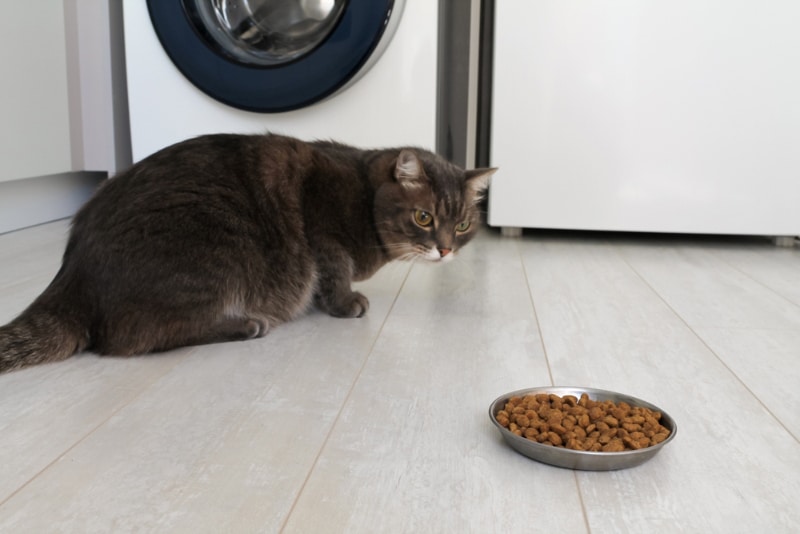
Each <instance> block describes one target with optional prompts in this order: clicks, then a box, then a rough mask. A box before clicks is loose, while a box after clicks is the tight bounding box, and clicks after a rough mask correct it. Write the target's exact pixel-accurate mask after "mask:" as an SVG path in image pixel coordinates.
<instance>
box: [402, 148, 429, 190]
mask: <svg viewBox="0 0 800 534" xmlns="http://www.w3.org/2000/svg"><path fill="white" fill-rule="evenodd" d="M394 177H395V179H396V180H397V183H399V184H400V185H402V186H403V187H404V188H406V189H418V188H420V187H422V186H423V185H424V184H425V181H426V180H427V178H426V176H425V174H424V173H423V172H422V162H421V161H420V160H419V158H418V157H417V155H416V154H414V152H413V151H411V150H406V149H403V150H401V151H400V154H398V155H397V163H396V164H395V167H394Z"/></svg>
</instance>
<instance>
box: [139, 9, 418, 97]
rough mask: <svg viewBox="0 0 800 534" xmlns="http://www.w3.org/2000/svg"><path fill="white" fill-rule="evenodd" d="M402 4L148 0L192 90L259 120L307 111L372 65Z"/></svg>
mask: <svg viewBox="0 0 800 534" xmlns="http://www.w3.org/2000/svg"><path fill="white" fill-rule="evenodd" d="M402 4H403V1H401V0H147V5H148V9H149V12H150V19H151V20H152V23H153V27H154V28H155V31H156V34H157V35H158V38H159V40H160V41H161V45H162V46H163V47H164V50H165V51H166V52H167V54H168V55H169V57H170V59H172V62H173V63H174V64H175V66H176V67H177V68H178V69H179V70H180V71H181V72H182V73H183V75H184V76H186V78H188V79H189V80H190V81H191V82H192V83H193V84H194V85H195V86H197V87H198V88H199V89H201V90H202V91H204V92H205V93H206V94H208V95H209V96H211V97H213V98H215V99H217V100H219V101H220V102H224V103H225V104H227V105H230V106H233V107H236V108H240V109H245V110H249V111H258V112H281V111H289V110H293V109H298V108H302V107H306V106H309V105H311V104H313V103H315V102H318V101H320V100H322V99H324V98H327V97H329V96H331V95H333V94H334V93H336V92H338V91H340V90H342V89H344V88H345V87H347V86H348V85H349V84H351V83H353V82H354V81H355V80H356V79H358V77H360V76H361V75H363V74H364V73H365V72H366V71H367V70H368V69H369V67H371V66H372V64H374V63H375V61H377V59H378V58H379V57H380V54H381V53H382V52H383V49H384V48H385V47H386V45H387V44H388V42H389V40H390V39H391V37H392V33H393V32H394V30H395V28H396V27H397V24H398V21H399V19H400V16H401V14H402Z"/></svg>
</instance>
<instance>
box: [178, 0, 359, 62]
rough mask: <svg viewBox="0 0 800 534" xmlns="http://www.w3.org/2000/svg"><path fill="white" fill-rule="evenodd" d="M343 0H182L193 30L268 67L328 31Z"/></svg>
mask: <svg viewBox="0 0 800 534" xmlns="http://www.w3.org/2000/svg"><path fill="white" fill-rule="evenodd" d="M346 3H347V2H346V0H188V1H187V2H186V8H187V12H188V13H189V14H190V16H191V18H192V22H193V24H194V26H195V30H197V32H198V33H199V34H200V35H202V36H203V37H204V38H205V39H206V41H207V42H208V44H209V45H211V46H212V47H214V48H216V50H217V51H218V52H220V53H222V54H224V55H227V56H228V57H230V58H232V59H234V60H236V61H239V62H241V63H244V64H249V65H255V66H262V67H270V66H274V65H281V64H283V63H287V62H290V61H294V60H295V59H297V58H300V57H302V56H303V55H305V54H307V53H308V52H310V51H312V50H313V49H315V48H316V47H317V46H319V45H320V44H321V43H322V42H323V41H325V39H327V38H328V36H329V35H330V34H331V32H332V30H333V28H334V27H335V26H336V24H337V23H338V22H339V20H340V19H341V17H342V13H343V12H344V8H345V4H346Z"/></svg>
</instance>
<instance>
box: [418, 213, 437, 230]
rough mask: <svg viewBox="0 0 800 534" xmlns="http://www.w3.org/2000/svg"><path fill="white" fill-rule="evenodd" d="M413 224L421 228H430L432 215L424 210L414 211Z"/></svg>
mask: <svg viewBox="0 0 800 534" xmlns="http://www.w3.org/2000/svg"><path fill="white" fill-rule="evenodd" d="M414 222H415V223H417V224H418V225H420V226H422V227H423V228H424V227H427V226H430V225H432V224H433V215H431V214H430V213H428V212H427V211H424V210H415V211H414Z"/></svg>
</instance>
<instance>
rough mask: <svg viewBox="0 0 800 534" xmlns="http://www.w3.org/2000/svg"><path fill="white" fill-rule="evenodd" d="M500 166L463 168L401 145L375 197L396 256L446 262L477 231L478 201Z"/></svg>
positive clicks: (384, 235)
mask: <svg viewBox="0 0 800 534" xmlns="http://www.w3.org/2000/svg"><path fill="white" fill-rule="evenodd" d="M495 170H496V169H475V170H470V171H465V170H463V169H461V168H460V167H458V166H456V165H453V164H452V163H450V162H448V161H446V160H445V159H443V158H441V157H440V156H437V155H435V154H432V153H430V152H428V151H426V150H420V149H402V150H400V152H399V153H398V154H397V157H396V159H394V160H393V165H392V166H391V173H392V177H391V180H390V181H389V182H388V183H385V184H384V185H383V186H381V187H380V188H379V189H378V192H377V194H376V197H375V223H376V226H377V230H378V233H379V235H380V237H381V240H382V242H383V246H384V249H385V250H386V251H387V252H388V254H389V256H390V257H391V258H392V259H412V260H413V259H424V260H428V261H442V262H447V261H450V260H452V259H453V255H454V254H455V253H456V252H457V251H459V250H460V249H461V248H462V247H463V246H464V245H466V244H467V243H468V242H469V241H470V240H471V239H472V238H473V237H474V235H475V232H476V231H477V230H478V226H479V223H480V209H479V205H478V204H479V202H480V200H481V198H483V196H484V194H485V193H486V189H487V187H488V186H489V179H490V177H491V175H492V174H493V173H494V172H495Z"/></svg>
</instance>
